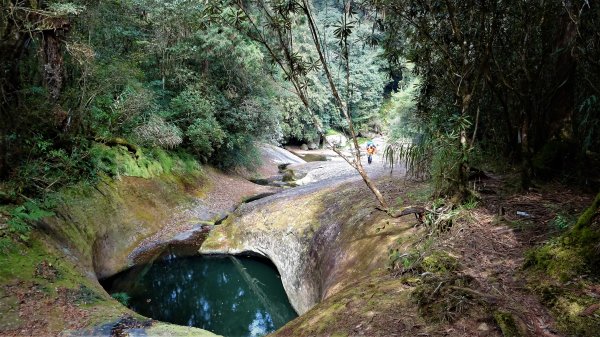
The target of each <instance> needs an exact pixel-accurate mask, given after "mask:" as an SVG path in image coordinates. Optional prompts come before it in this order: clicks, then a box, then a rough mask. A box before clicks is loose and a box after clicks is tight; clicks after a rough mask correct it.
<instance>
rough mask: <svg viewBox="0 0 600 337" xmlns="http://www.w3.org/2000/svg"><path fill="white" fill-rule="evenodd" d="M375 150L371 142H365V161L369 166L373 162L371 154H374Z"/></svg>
mask: <svg viewBox="0 0 600 337" xmlns="http://www.w3.org/2000/svg"><path fill="white" fill-rule="evenodd" d="M376 150H377V147H376V146H375V143H373V142H372V141H368V142H367V154H368V156H367V159H368V161H369V164H371V162H373V153H375V151H376Z"/></svg>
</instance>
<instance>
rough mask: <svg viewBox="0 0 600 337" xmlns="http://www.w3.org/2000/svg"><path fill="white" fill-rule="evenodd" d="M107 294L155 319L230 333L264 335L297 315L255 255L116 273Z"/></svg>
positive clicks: (179, 260) (201, 258) (186, 261)
mask: <svg viewBox="0 0 600 337" xmlns="http://www.w3.org/2000/svg"><path fill="white" fill-rule="evenodd" d="M106 288H107V289H108V290H109V292H111V293H115V292H126V293H127V294H128V295H129V296H131V300H130V307H131V308H132V309H133V310H135V311H136V312H138V313H140V314H142V315H145V316H148V317H152V318H154V319H157V320H161V321H166V322H171V323H175V324H180V325H188V326H195V327H200V328H203V329H206V330H210V331H213V332H215V333H217V334H221V335H224V336H231V337H238V336H239V337H245V336H249V337H250V336H251V337H258V336H264V335H266V334H268V333H270V332H273V331H275V330H276V329H278V328H280V327H281V326H283V325H284V324H285V323H287V322H288V321H290V320H291V319H293V318H295V317H296V313H295V312H294V310H293V308H292V307H291V306H290V304H289V301H288V299H287V296H286V294H285V292H284V290H283V287H282V285H281V280H280V278H279V275H278V274H277V272H276V270H275V268H274V267H273V266H272V265H271V264H270V263H268V261H264V260H258V259H254V258H242V257H240V258H233V257H206V256H195V257H187V258H176V259H173V258H169V259H167V260H163V261H160V262H155V263H154V264H152V265H148V266H141V267H137V268H134V269H131V270H129V271H127V272H124V273H122V274H119V275H117V277H115V278H113V279H111V280H108V281H107V282H106Z"/></svg>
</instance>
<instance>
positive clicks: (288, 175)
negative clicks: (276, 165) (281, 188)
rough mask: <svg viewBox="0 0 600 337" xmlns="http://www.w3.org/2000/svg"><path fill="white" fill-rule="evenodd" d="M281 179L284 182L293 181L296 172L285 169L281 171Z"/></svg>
mask: <svg viewBox="0 0 600 337" xmlns="http://www.w3.org/2000/svg"><path fill="white" fill-rule="evenodd" d="M281 180H282V181H285V182H290V181H295V180H296V174H295V173H294V170H290V169H286V170H284V171H283V178H281Z"/></svg>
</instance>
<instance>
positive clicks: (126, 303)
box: [110, 292, 131, 306]
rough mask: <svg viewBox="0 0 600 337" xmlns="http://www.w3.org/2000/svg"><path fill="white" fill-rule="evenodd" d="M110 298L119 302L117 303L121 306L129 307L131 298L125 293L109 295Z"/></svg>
mask: <svg viewBox="0 0 600 337" xmlns="http://www.w3.org/2000/svg"><path fill="white" fill-rule="evenodd" d="M110 296H111V297H112V298H114V299H115V300H117V301H119V303H121V304H122V305H124V306H129V300H131V296H129V295H128V294H127V293H123V292H121V293H113V294H110Z"/></svg>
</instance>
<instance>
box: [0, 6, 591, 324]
mask: <svg viewBox="0 0 600 337" xmlns="http://www.w3.org/2000/svg"><path fill="white" fill-rule="evenodd" d="M598 27H600V6H599V4H598V3H596V2H594V1H589V0H560V1H542V0H524V1H517V2H510V1H474V0H465V1H458V0H443V1H433V0H312V1H311V0H270V1H267V0H257V1H250V0H215V1H205V0H169V1H159V0H110V1H89V0H70V1H66V0H65V1H63V0H1V9H0V101H1V105H0V225H2V226H0V252H1V253H2V254H12V253H11V249H12V248H11V247H12V246H15V245H17V246H23V247H30V246H29V245H31V242H32V240H35V239H34V238H35V237H36V236H37V235H38V234H36V233H37V232H38V231H41V232H44V230H43V228H45V227H44V226H41V225H40V222H43V219H44V218H47V217H53V216H56V215H57V214H58V215H60V214H61V213H60V212H61V209H62V208H61V207H62V206H61V205H63V204H64V195H65V194H66V192H65V191H70V190H83V189H87V188H89V189H92V190H93V189H96V190H98V191H100V190H101V189H98V186H99V185H102V184H103V183H105V182H106V181H107V179H108V180H110V181H119V180H120V179H121V177H126V176H135V177H143V178H147V179H151V178H153V177H156V176H160V175H161V174H174V175H181V176H183V175H186V174H191V173H192V172H196V171H203V170H205V168H208V167H210V168H211V169H212V168H214V169H216V170H219V172H224V174H231V175H236V174H240V172H242V173H243V172H257V171H260V170H259V169H260V168H261V167H262V166H263V165H264V163H263V162H261V146H263V144H271V145H273V146H275V147H281V148H283V147H284V146H285V147H288V146H292V147H298V146H300V145H301V144H315V145H316V147H319V148H321V149H327V148H330V149H331V150H332V151H334V152H335V153H336V154H337V155H339V156H341V157H343V158H344V159H345V160H346V162H347V163H348V164H349V165H350V166H351V167H352V168H353V169H354V171H353V172H354V173H356V176H357V177H358V176H360V177H361V178H362V180H363V181H364V182H365V183H366V185H367V187H368V188H369V190H370V192H369V193H367V194H366V196H365V198H367V199H369V200H370V199H374V200H376V201H377V204H376V205H371V206H372V207H370V209H380V210H383V211H384V212H385V213H387V215H388V216H389V217H390V219H395V218H398V217H399V216H400V215H402V216H404V215H405V214H406V213H407V212H408V213H411V212H412V213H415V215H416V218H417V219H420V220H419V221H422V219H423V218H425V219H427V218H428V217H433V218H435V220H432V222H433V223H436V224H437V223H439V221H438V220H439V219H441V218H443V216H441V215H440V212H446V211H447V212H453V211H454V210H457V209H458V210H460V209H464V207H466V206H464V205H475V204H477V203H479V204H480V205H481V204H483V203H484V200H486V199H485V198H486V195H489V194H491V193H494V194H495V193H496V192H494V191H492V192H490V189H489V186H486V184H485V183H482V179H483V180H485V179H487V178H489V177H490V176H493V177H502V179H501V183H499V185H501V186H502V188H504V189H506V190H510V191H511V193H515V195H520V196H526V195H530V194H535V193H538V192H539V193H541V194H543V193H542V192H540V191H546V190H547V189H548V188H550V189H553V193H554V192H557V193H558V192H560V190H562V189H569V190H571V189H572V190H575V191H576V192H574V195H577V196H582V198H583V199H582V200H584V201H582V203H584V204H585V205H580V206H578V207H573V208H574V209H575V208H577V209H578V211H577V212H575V211H573V214H570V215H569V216H568V217H565V216H563V217H562V218H560V219H562V220H560V219H559V220H560V221H559V222H560V226H559V227H561V228H560V230H558V231H556V232H552V235H548V236H544V237H543V239H544V240H542V241H543V242H542V241H540V242H537V241H536V242H535V244H536V245H537V244H539V245H538V246H537V247H538V248H537V249H538V250H531V251H530V252H529V253H527V254H529V255H527V256H528V257H527V259H526V260H527V261H526V262H525V264H527V263H529V264H539V265H543V266H542V269H544V268H545V269H544V270H545V271H546V272H547V273H549V274H552V272H553V269H552V268H562V267H560V266H558V267H557V266H556V265H553V264H552V263H551V262H549V261H550V260H552V259H557V261H558V260H560V259H562V258H564V259H565V260H560V261H562V262H564V263H566V264H569V263H570V262H569V261H571V262H572V261H573V260H572V259H573V258H574V257H573V255H571V254H575V255H577V256H578V257H579V259H578V260H577V261H580V262H581V269H579V270H578V271H577V276H574V275H571V274H569V275H571V277H572V278H573V279H574V278H576V277H580V278H588V280H590V281H589V282H590V283H594V282H596V280H597V279H598V277H600V275H598V270H600V269H599V268H598V267H600V259H599V258H598V256H600V255H598V249H599V247H600V217H599V216H598V214H599V212H600V211H599V206H600V205H599V203H600V194H598V193H599V191H600V29H599V28H598ZM331 135H343V136H344V137H346V138H347V139H348V140H349V143H350V145H349V147H347V148H341V147H339V146H336V145H335V144H331V143H330V142H329V139H330V137H329V136H331ZM377 137H381V138H382V139H385V144H384V147H382V148H380V149H378V151H379V152H378V156H380V157H381V160H380V161H378V162H376V165H380V166H385V169H386V170H391V171H394V170H400V171H402V170H405V173H403V174H404V179H405V180H410V181H415V182H419V183H420V184H421V183H422V184H426V185H427V186H428V188H429V193H428V195H427V197H426V198H424V199H423V200H422V201H421V202H420V204H419V202H416V201H414V200H410V201H406V202H404V204H403V206H407V205H410V206H411V207H412V206H414V205H413V204H415V205H416V204H419V205H417V206H416V208H415V207H412V208H407V209H404V212H403V213H401V212H400V211H402V209H400V207H399V206H400V205H399V204H398V202H396V201H395V200H400V199H402V198H405V196H391V194H390V193H391V192H390V190H391V187H389V186H388V185H386V184H387V183H386V182H385V181H382V180H381V179H379V178H378V177H373V176H372V175H370V174H369V173H368V172H369V170H370V165H366V166H364V165H363V164H362V158H364V156H365V153H364V144H365V143H366V142H367V141H369V140H371V139H373V138H377ZM107 184H108V183H107ZM111 184H112V183H111ZM400 185H401V184H400V183H398V184H397V186H400ZM488 185H489V184H488ZM394 186H396V185H394ZM548 186H550V187H548ZM100 193H102V192H100ZM373 197H375V198H373ZM392 199H394V200H392ZM440 200H441V201H440ZM565 202H566V201H565ZM332 204H333V205H336V203H334V202H332ZM537 206H539V205H537ZM444 207H446V208H444ZM396 208H397V209H396ZM414 209H417V210H418V211H414ZM407 210H408V211H407ZM436 210H437V211H436ZM439 210H442V211H439ZM503 210H504V209H503V208H501V210H500V215H501V216H502V215H503V214H502V212H503ZM412 213H411V214H412ZM522 214H528V213H524V212H522ZM557 214H558V213H557ZM561 214H562V213H561ZM527 216H529V215H527ZM59 217H61V218H69V217H68V216H59ZM419 217H421V218H419ZM440 217H441V218H440ZM433 218H432V219H433ZM533 218H535V217H533ZM554 219H555V220H553V221H554V222H553V223H557V222H556V221H558V220H556V219H558V215H556V217H555V218H554ZM440 221H441V220H440ZM561 221H562V222H561ZM546 222H548V221H546ZM444 223H445V224H447V223H448V222H444ZM382 228H383V227H382ZM378 231H379V228H378ZM69 238H71V237H69ZM532 240H533V239H532ZM59 241H60V240H59ZM94 242H95V241H94ZM540 247H541V248H540ZM557 247H559V248H560V249H559V248H557ZM24 249H27V248H24ZM94 249H95V248H94ZM564 252H567V253H564ZM394 254H396V255H394ZM564 254H569V255H568V256H567V257H565V255H564ZM388 255H389V258H390V259H392V260H393V259H396V260H397V261H400V262H399V263H400V265H402V264H404V267H402V266H400V267H399V268H400V270H402V272H400V274H402V275H404V274H405V272H407V271H411V272H412V271H413V269H414V270H420V271H421V272H423V270H422V269H418V268H416V267H415V268H413V267H407V266H408V265H411V264H412V263H414V262H415V261H417V260H418V261H419V263H421V262H422V260H423V256H421V257H420V258H417V259H416V260H415V261H412V262H411V261H408V260H407V259H406V256H409V255H402V254H400V253H397V252H396V253H394V252H391V253H389V254H388ZM565 261H566V262H565ZM562 262H561V263H562ZM578 263H579V262H578ZM392 264H393V263H392ZM411 266H412V265H411ZM396 273H398V272H397V271H396ZM561 275H562V274H561ZM582 275H583V276H582ZM0 280H3V279H0ZM573 282H575V281H573ZM586 282H587V281H586ZM440 284H442V283H440ZM594 284H595V283H594ZM458 286H459V285H456V287H458ZM460 287H462V285H460ZM438 288H439V286H438ZM437 291H438V290H437V289H436V291H435V292H437ZM435 292H434V293H435ZM599 296H600V295H599ZM596 302H597V301H596ZM590 303H591V302H590ZM594 303H595V302H594ZM587 304H588V303H587V302H586V305H585V308H584V309H586V308H587V309H589V308H591V307H590V306H589V305H587ZM552 305H555V302H552ZM0 308H1V306H0ZM596 309H598V308H596ZM590 310H591V309H590ZM297 311H298V310H297ZM586 312H587V311H586ZM594 312H595V310H593V311H591V314H590V315H588V316H593V319H594V320H595V321H593V322H594V323H589V324H592V325H591V326H592V327H591V328H590V327H589V326H586V327H585V328H581V329H580V328H577V329H578V330H576V331H577V332H573V331H575V330H569V329H571V326H570V325H565V326H567V328H564V326H563V328H561V329H562V330H561V331H562V333H564V334H565V335H568V336H571V335H577V336H579V335H582V336H583V335H585V336H592V335H593V332H591V331H593V329H594V328H593V327H598V326H600V323H598V316H597V314H596V313H594ZM496 321H497V322H499V321H500V319H498V318H497V317H496ZM498 324H499V325H502V324H500V323H498ZM565 324H566V323H565ZM585 324H588V323H585ZM593 324H596V325H593ZM500 328H501V330H502V333H503V334H504V336H509V335H510V336H516V334H515V335H511V334H510V332H507V331H508V330H506V329H504V328H503V327H502V326H501V327H500ZM559 330H560V329H559ZM0 332H2V329H1V328H0ZM0 334H1V333H0ZM292 335H293V334H292ZM547 335H548V336H550V335H549V334H547Z"/></svg>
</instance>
